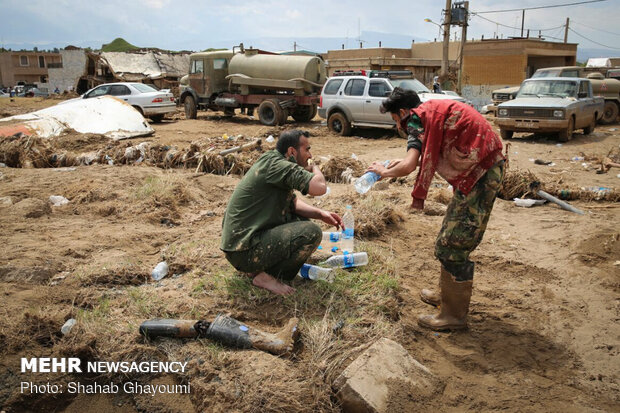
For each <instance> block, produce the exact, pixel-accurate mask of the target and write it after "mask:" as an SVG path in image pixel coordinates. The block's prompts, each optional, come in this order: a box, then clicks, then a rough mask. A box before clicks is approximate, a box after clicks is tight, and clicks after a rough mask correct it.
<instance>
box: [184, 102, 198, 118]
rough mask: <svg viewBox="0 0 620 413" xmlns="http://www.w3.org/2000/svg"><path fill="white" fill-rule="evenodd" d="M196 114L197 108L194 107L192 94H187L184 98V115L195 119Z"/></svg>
mask: <svg viewBox="0 0 620 413" xmlns="http://www.w3.org/2000/svg"><path fill="white" fill-rule="evenodd" d="M197 115H198V109H197V108H196V102H195V101H194V97H193V96H187V97H186V98H185V117H186V118H187V119H196V117H197Z"/></svg>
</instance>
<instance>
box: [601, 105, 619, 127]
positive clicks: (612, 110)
mask: <svg viewBox="0 0 620 413" xmlns="http://www.w3.org/2000/svg"><path fill="white" fill-rule="evenodd" d="M617 118H618V105H617V104H616V102H613V101H607V102H605V109H603V116H602V117H601V119H600V121H599V122H601V123H602V124H603V125H609V124H610V123H614V122H615V121H616V119H617Z"/></svg>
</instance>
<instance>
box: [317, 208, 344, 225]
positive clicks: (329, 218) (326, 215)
mask: <svg viewBox="0 0 620 413" xmlns="http://www.w3.org/2000/svg"><path fill="white" fill-rule="evenodd" d="M319 219H320V220H321V221H323V222H325V223H326V224H327V225H333V226H335V227H336V228H337V229H344V224H343V223H342V218H340V215H338V214H336V213H335V212H329V211H325V210H321V217H320V218H319Z"/></svg>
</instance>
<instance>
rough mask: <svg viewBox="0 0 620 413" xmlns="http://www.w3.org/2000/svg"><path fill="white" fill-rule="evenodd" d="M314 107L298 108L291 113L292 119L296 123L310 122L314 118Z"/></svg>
mask: <svg viewBox="0 0 620 413" xmlns="http://www.w3.org/2000/svg"><path fill="white" fill-rule="evenodd" d="M316 111H317V108H316V105H309V106H298V107H297V109H295V111H294V112H293V119H295V120H296V121H297V122H310V121H311V120H312V119H314V117H315V116H316Z"/></svg>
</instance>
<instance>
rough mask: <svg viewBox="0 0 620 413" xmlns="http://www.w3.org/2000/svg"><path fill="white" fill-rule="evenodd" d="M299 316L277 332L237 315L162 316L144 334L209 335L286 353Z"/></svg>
mask: <svg viewBox="0 0 620 413" xmlns="http://www.w3.org/2000/svg"><path fill="white" fill-rule="evenodd" d="M297 323H298V320H297V318H291V319H290V320H289V321H288V323H287V324H286V326H285V327H284V328H283V329H282V330H280V331H279V332H278V333H276V334H272V333H267V332H264V331H261V330H258V329H255V328H253V327H249V326H247V325H245V324H243V323H242V322H240V321H238V320H235V319H234V318H232V317H230V316H228V315H225V314H218V316H217V317H215V320H213V321H212V322H208V321H205V320H198V321H193V320H171V319H164V318H158V319H154V320H148V321H145V322H143V323H142V324H141V325H140V334H142V335H143V336H145V337H147V338H150V339H152V338H157V337H173V338H207V339H210V340H214V341H217V342H219V343H221V344H222V345H225V346H228V347H234V348H256V349H258V350H264V351H267V352H269V353H272V354H286V353H289V352H291V351H292V350H293V344H294V341H295V338H296V337H297V335H298V330H297Z"/></svg>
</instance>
